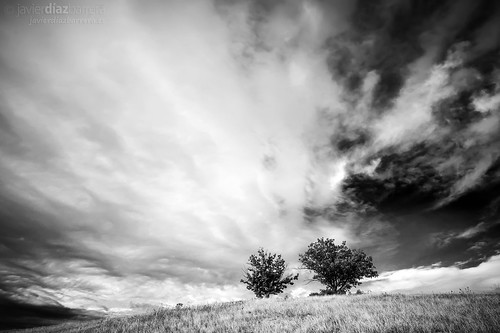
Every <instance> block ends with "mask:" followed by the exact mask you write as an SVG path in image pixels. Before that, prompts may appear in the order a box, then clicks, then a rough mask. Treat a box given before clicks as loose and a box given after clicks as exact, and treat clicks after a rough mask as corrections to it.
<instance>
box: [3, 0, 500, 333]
mask: <svg viewBox="0 0 500 333" xmlns="http://www.w3.org/2000/svg"><path fill="white" fill-rule="evenodd" d="M2 6H3V8H2V9H3V11H2V14H0V15H2V19H1V20H0V45H1V47H0V184H1V186H0V228H1V229H0V230H1V233H0V258H1V260H0V308H2V309H9V311H10V312H9V315H8V317H9V318H4V319H2V320H3V321H2V320H0V324H5V325H11V326H12V327H13V326H15V325H21V323H25V324H23V325H28V324H26V323H27V322H26V316H27V314H30V316H31V318H35V319H33V322H32V323H31V322H30V323H29V325H37V324H41V323H49V322H50V323H52V322H55V321H57V320H60V319H62V320H66V319H68V318H84V317H91V316H93V315H96V314H102V313H126V312H127V311H130V310H134V311H135V310H141V309H145V308H149V307H151V306H158V305H170V306H172V305H175V304H177V303H184V304H203V303H209V302H223V301H231V300H239V299H251V298H252V297H253V294H252V293H251V292H250V291H248V290H246V288H245V285H244V284H242V283H240V282H239V281H240V279H241V278H242V275H243V274H242V272H243V270H244V268H245V264H246V262H247V260H248V257H249V256H250V255H251V254H253V253H256V251H257V249H258V248H260V247H263V248H264V249H266V250H268V251H271V252H276V253H280V254H282V255H283V258H284V259H285V260H287V263H288V266H289V271H290V272H299V273H300V275H301V276H300V279H299V281H298V283H296V284H295V285H294V286H293V287H291V288H288V289H287V291H286V292H287V293H288V294H290V295H292V296H296V297H299V296H306V295H308V294H309V293H310V292H313V291H318V290H319V289H320V288H321V285H319V284H317V283H307V280H308V279H309V278H311V276H312V275H311V273H310V272H307V271H305V270H303V269H300V263H299V262H298V255H299V254H300V253H303V252H304V251H305V250H306V249H307V246H308V245H309V244H310V243H311V242H314V241H315V240H316V239H317V238H320V237H325V238H326V237H328V238H334V239H335V240H336V241H337V242H339V243H340V242H342V241H344V240H345V241H346V242H347V245H348V246H350V247H352V248H359V249H362V250H364V251H365V252H366V253H367V254H368V255H371V256H372V257H373V261H374V264H375V266H376V267H377V270H378V272H379V274H380V276H379V277H378V278H375V279H370V280H369V281H366V282H365V283H363V284H362V285H361V286H360V288H361V289H362V290H365V291H371V292H409V293H421V292H449V291H452V290H453V291H457V290H459V289H460V288H466V287H469V288H471V289H472V290H474V291H481V292H483V291H491V290H493V289H495V288H496V289H498V288H499V286H500V277H499V276H498V272H499V271H500V245H499V244H500V243H499V240H500V209H499V207H500V3H498V2H497V1H494V0H492V1H488V0H482V1H481V0H478V1H469V0H453V1H451V0H450V1H435V0H400V1H399V0H385V1H382V0H357V1H354V0H333V1H326V0H325V1H322V0H290V1H284V0H283V1H264V0H234V1H230V0H203V1H202V0H190V1H181V0H167V1H159V0H153V1H148V2H147V3H145V2H140V1H133V0H119V1H115V2H99V1H98V0H90V1H72V2H68V1H50V2H49V1H32V2H30V1H25V0H20V1H18V2H16V1H11V2H5V4H2ZM4 313H7V312H4ZM6 317H7V316H6ZM36 318H38V319H36Z"/></svg>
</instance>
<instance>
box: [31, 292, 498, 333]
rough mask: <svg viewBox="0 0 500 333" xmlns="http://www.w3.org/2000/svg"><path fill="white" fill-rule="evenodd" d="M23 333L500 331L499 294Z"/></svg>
mask: <svg viewBox="0 0 500 333" xmlns="http://www.w3.org/2000/svg"><path fill="white" fill-rule="evenodd" d="M22 332H41V333H49V332H50V333H53V332H70V333H72V332H79V333H80V332H89V333H90V332H143V333H149V332H189V333H192V332H263V333H265V332H360V333H361V332H363V333H370V332H373V333H375V332H392V333H396V332H436V333H437V332H491V333H497V332H500V295H499V294H472V293H468V292H467V293H458V294H435V295H359V296H358V295H356V296H325V297H309V298H301V299H287V300H285V299H280V298H278V299H264V300H251V301H244V302H230V303H220V304H212V305H203V306H193V307H184V308H179V309H157V310H154V311H151V312H150V313H148V314H145V315H136V316H129V317H114V318H106V319H101V320H94V321H89V322H83V323H79V324H63V325H57V326H52V327H45V328H37V329H29V330H24V331H22Z"/></svg>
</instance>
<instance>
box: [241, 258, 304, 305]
mask: <svg viewBox="0 0 500 333" xmlns="http://www.w3.org/2000/svg"><path fill="white" fill-rule="evenodd" d="M248 264H249V267H248V268H247V270H246V271H245V275H244V278H243V279H241V282H243V283H244V284H246V285H247V289H248V290H251V291H253V292H254V293H255V296H257V297H258V298H263V297H266V298H268V297H269V296H270V295H275V294H279V293H281V292H283V290H284V289H285V288H286V287H287V285H293V282H292V281H293V280H297V279H298V278H299V274H296V275H293V274H288V275H286V276H285V270H286V264H285V260H284V259H283V258H281V255H280V254H272V253H268V252H267V251H264V249H262V248H261V249H259V250H258V252H257V254H256V255H255V254H252V255H251V256H250V258H249V259H248Z"/></svg>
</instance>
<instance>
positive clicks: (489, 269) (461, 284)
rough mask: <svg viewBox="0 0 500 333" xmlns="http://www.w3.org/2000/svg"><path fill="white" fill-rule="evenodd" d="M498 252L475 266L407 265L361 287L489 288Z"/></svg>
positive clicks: (395, 289)
mask: <svg viewBox="0 0 500 333" xmlns="http://www.w3.org/2000/svg"><path fill="white" fill-rule="evenodd" d="M499 269H500V255H496V256H493V257H491V258H490V259H489V260H487V261H485V262H483V263H481V264H480V265H479V266H477V267H471V268H465V269H460V268H459V267H457V266H450V267H440V266H439V265H431V266H426V267H417V268H408V269H402V270H397V271H392V272H385V273H382V274H381V275H380V276H379V277H378V278H376V279H372V280H371V281H366V282H365V283H364V284H363V285H362V286H361V289H365V290H371V291H373V292H413V293H414V292H426V293H431V292H450V291H454V292H457V291H458V290H459V289H465V288H467V287H469V288H470V289H471V290H472V291H477V292H482V291H491V290H492V288H493V287H494V286H495V285H498V283H499V282H500V278H499V277H498V270H499Z"/></svg>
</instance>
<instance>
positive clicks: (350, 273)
mask: <svg viewBox="0 0 500 333" xmlns="http://www.w3.org/2000/svg"><path fill="white" fill-rule="evenodd" d="M334 241H335V240H334V239H330V238H319V239H318V240H317V241H316V242H314V243H311V244H310V245H309V247H308V249H307V251H306V252H305V253H304V254H300V255H299V260H300V262H301V263H302V265H303V266H304V267H305V268H307V269H310V270H312V271H313V272H314V276H313V278H312V279H313V280H315V281H318V282H320V283H322V284H324V285H325V286H326V288H327V289H326V290H324V291H322V292H323V293H326V294H345V293H346V292H347V291H348V290H349V289H351V288H352V287H354V286H357V285H360V284H361V282H359V280H361V279H362V278H363V277H377V276H378V273H377V271H376V269H375V266H374V265H373V262H372V257H369V256H367V255H366V254H365V253H364V252H363V251H361V250H356V249H352V250H351V249H350V248H348V247H347V246H346V242H345V241H344V242H342V244H341V245H335V242H334Z"/></svg>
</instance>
